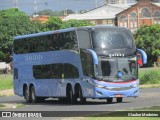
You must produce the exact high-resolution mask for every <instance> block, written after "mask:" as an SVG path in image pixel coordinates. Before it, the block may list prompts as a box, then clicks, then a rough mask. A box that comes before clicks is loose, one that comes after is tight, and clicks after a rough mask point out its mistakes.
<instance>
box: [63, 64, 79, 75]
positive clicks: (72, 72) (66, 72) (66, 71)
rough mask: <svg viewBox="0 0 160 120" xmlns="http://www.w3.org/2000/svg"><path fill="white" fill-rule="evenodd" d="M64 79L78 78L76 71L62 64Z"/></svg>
mask: <svg viewBox="0 0 160 120" xmlns="http://www.w3.org/2000/svg"><path fill="white" fill-rule="evenodd" d="M64 78H79V73H78V69H77V68H76V67H75V66H73V65H71V64H64Z"/></svg>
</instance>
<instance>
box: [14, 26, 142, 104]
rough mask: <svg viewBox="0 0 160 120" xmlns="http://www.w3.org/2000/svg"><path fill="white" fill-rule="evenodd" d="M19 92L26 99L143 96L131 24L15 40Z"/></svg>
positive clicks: (69, 101) (34, 101) (109, 101)
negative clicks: (128, 27) (140, 89)
mask: <svg viewBox="0 0 160 120" xmlns="http://www.w3.org/2000/svg"><path fill="white" fill-rule="evenodd" d="M13 66H14V93H15V94H16V95H18V96H24V98H25V99H26V102H32V103H36V102H40V101H44V100H45V99H46V98H58V99H59V100H63V101H66V102H67V103H71V104H72V103H75V102H76V101H79V102H80V103H85V102H86V99H87V98H93V99H106V100H107V102H108V103H111V102H112V101H113V98H116V101H117V102H122V100H123V98H124V97H137V96H138V94H139V79H138V67H137V49H136V45H135V42H134V39H133V36H132V33H131V32H130V30H129V29H127V28H121V27H109V26H91V27H77V28H67V29H62V30H55V31H49V32H41V33H35V34H29V35H23V36H17V37H15V39H14V49H13Z"/></svg>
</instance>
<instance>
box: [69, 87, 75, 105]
mask: <svg viewBox="0 0 160 120" xmlns="http://www.w3.org/2000/svg"><path fill="white" fill-rule="evenodd" d="M75 99H76V98H75V96H74V95H73V90H72V87H69V88H68V89H67V103H69V104H73V103H75V101H76V100H75Z"/></svg>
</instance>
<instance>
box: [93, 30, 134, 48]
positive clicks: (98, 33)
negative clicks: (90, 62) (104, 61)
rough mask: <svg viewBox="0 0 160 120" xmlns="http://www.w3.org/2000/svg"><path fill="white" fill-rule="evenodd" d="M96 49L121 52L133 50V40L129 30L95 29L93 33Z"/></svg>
mask: <svg viewBox="0 0 160 120" xmlns="http://www.w3.org/2000/svg"><path fill="white" fill-rule="evenodd" d="M91 36H92V43H93V48H94V49H99V50H119V49H132V48H133V38H132V35H131V33H130V32H129V31H128V30H125V31H124V30H119V29H115V30H107V29H95V30H93V31H92V32H91Z"/></svg>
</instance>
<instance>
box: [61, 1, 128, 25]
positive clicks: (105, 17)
mask: <svg viewBox="0 0 160 120" xmlns="http://www.w3.org/2000/svg"><path fill="white" fill-rule="evenodd" d="M129 7H130V6H128V5H127V4H122V5H121V6H119V5H118V4H112V5H111V4H105V5H103V6H100V7H98V8H95V9H92V10H90V11H88V12H86V13H83V14H70V15H68V16H66V17H65V18H64V19H63V20H70V19H76V20H88V21H90V22H91V23H93V24H109V25H115V18H116V14H118V13H120V12H121V11H123V10H125V9H127V8H129Z"/></svg>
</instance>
